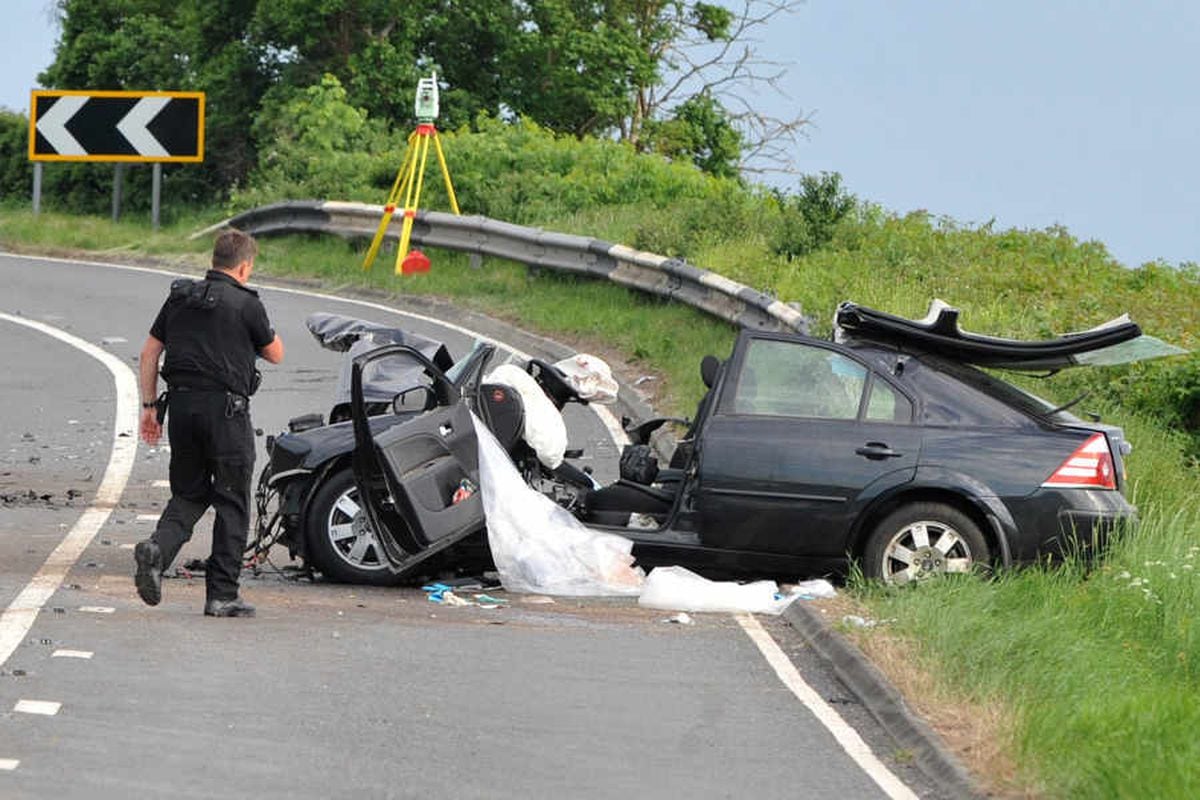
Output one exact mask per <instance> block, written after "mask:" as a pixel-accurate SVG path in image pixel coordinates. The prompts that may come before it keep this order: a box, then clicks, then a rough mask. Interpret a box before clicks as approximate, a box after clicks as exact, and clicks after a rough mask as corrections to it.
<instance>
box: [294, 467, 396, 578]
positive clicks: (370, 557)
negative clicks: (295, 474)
mask: <svg viewBox="0 0 1200 800" xmlns="http://www.w3.org/2000/svg"><path fill="white" fill-rule="evenodd" d="M304 528H305V544H306V545H307V550H308V558H309V561H310V562H311V564H312V566H313V568H314V569H316V570H317V571H318V572H320V573H321V574H322V575H323V576H325V578H326V580H330V581H334V582H337V583H356V584H365V585H369V586H395V585H396V584H397V583H399V580H398V579H397V577H396V576H395V575H393V574H392V572H391V571H390V570H389V569H388V568H387V562H386V561H385V560H384V555H383V550H382V549H381V548H380V546H379V543H378V542H377V541H376V540H375V532H374V530H373V529H372V528H371V522H370V520H369V519H368V518H367V516H366V511H365V510H364V509H362V508H361V506H360V504H359V502H358V488H357V487H356V486H355V485H354V473H353V471H352V470H351V469H350V468H349V467H345V468H343V469H340V470H337V471H335V472H332V473H330V474H329V476H328V477H327V478H326V479H325V481H324V482H323V483H322V484H321V486H320V487H319V488H318V489H317V492H316V494H315V495H314V496H313V501H312V504H311V505H310V506H309V509H308V514H307V515H306V516H305V523H304Z"/></svg>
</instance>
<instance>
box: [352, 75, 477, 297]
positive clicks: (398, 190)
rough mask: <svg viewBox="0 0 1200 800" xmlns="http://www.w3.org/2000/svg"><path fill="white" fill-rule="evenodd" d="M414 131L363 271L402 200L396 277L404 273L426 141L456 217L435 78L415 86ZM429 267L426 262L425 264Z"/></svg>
mask: <svg viewBox="0 0 1200 800" xmlns="http://www.w3.org/2000/svg"><path fill="white" fill-rule="evenodd" d="M416 112H417V113H416V116H417V129H416V130H415V131H413V132H412V133H411V134H410V135H409V137H408V145H407V146H406V147H405V150H404V162H403V163H402V164H401V165H400V171H399V172H397V173H396V181H395V182H394V183H393V184H392V191H391V193H390V194H389V195H388V199H387V203H386V204H385V205H384V207H383V219H382V220H380V221H379V228H378V229H377V230H376V231H375V239H374V240H373V241H372V242H371V247H370V248H369V249H368V250H367V257H366V259H365V260H364V261H363V269H364V270H368V269H370V268H371V265H372V264H373V263H375V257H376V256H377V255H378V254H379V246H380V245H381V244H383V237H384V234H385V233H387V229H388V226H389V225H390V224H391V222H392V215H393V214H395V213H396V204H397V202H398V201H399V200H400V196H401V195H403V196H404V225H403V227H402V228H401V230H400V247H399V248H397V250H396V274H397V275H401V274H403V272H404V269H403V267H404V259H405V256H407V255H408V243H409V238H410V237H411V236H412V226H413V220H414V219H415V218H416V216H417V204H418V203H420V201H421V187H422V185H423V184H424V182H425V165H426V162H427V159H428V157H429V141H430V140H431V139H432V140H433V147H434V150H435V151H436V152H437V159H438V165H439V166H440V167H441V168H442V178H443V179H445V181H446V194H447V195H449V197H450V208H451V210H453V211H454V213H455V214H456V215H457V214H459V213H460V212H459V210H458V198H457V197H455V196H454V184H453V183H451V181H450V170H449V168H448V167H447V166H446V156H445V154H444V153H443V152H442V142H441V140H440V139H439V138H438V132H437V128H436V127H435V126H434V124H433V121H434V120H435V119H437V115H438V89H437V75H436V74H435V75H434V76H433V77H430V78H422V79H421V80H420V81H418V82H417V101H416ZM426 263H428V262H426Z"/></svg>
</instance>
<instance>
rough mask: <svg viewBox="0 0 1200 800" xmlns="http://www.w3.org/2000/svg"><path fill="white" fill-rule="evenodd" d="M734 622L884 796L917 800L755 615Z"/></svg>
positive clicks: (784, 683)
mask: <svg viewBox="0 0 1200 800" xmlns="http://www.w3.org/2000/svg"><path fill="white" fill-rule="evenodd" d="M734 619H736V620H737V621H738V624H739V625H741V626H742V630H744V631H745V632H746V635H747V636H749V637H750V640H751V641H752V642H754V644H755V646H756V647H758V650H759V652H760V653H762V655H763V658H765V659H766V660H767V663H768V664H770V665H771V669H773V670H775V675H776V676H778V678H779V680H781V681H782V682H783V685H784V686H786V687H787V688H788V690H789V691H791V693H792V694H793V695H795V696H796V699H797V700H799V701H800V702H801V703H802V704H803V705H804V707H805V708H807V709H808V710H809V711H810V712H812V714H813V716H815V717H816V718H817V721H818V722H820V723H821V724H822V725H823V726H825V729H826V730H828V731H829V732H830V733H831V734H832V735H833V738H834V739H835V740H837V743H838V744H839V745H841V748H842V749H843V750H844V751H846V754H847V755H848V756H850V758H852V759H853V760H854V763H855V764H857V765H858V767H859V769H861V770H862V771H863V772H865V773H866V774H867V777H869V778H870V779H871V780H873V781H875V784H876V785H877V786H878V787H879V788H880V789H882V790H883V792H884V794H886V795H887V796H888V797H889V798H891V799H892V800H917V795H916V793H915V792H913V790H912V789H910V788H908V785H907V784H905V783H904V781H902V780H900V779H899V778H898V777H896V774H895V773H894V772H892V771H891V770H890V769H888V768H887V765H886V764H884V763H883V762H882V761H880V760H879V757H878V756H876V755H875V753H873V752H872V751H871V748H870V746H869V745H867V743H866V742H865V741H863V738H862V737H861V736H859V735H858V731H856V730H854V728H853V727H851V725H850V723H848V722H846V720H844V719H842V715H841V714H839V713H837V711H835V710H834V709H833V706H831V705H829V704H828V703H826V702H825V700H824V699H823V698H822V697H821V695H819V694H817V692H816V690H815V689H813V688H812V687H811V686H809V685H808V684H807V683H806V682H805V680H804V678H803V677H801V676H800V670H798V669H796V665H795V664H793V663H792V660H791V659H790V658H788V656H787V653H785V652H783V648H781V647H780V646H779V644H778V642H776V641H775V639H774V638H772V636H771V634H769V633H768V632H767V630H766V628H764V627H763V626H762V624H761V623H760V622H759V621H758V620H757V619H755V618H754V615H753V614H734Z"/></svg>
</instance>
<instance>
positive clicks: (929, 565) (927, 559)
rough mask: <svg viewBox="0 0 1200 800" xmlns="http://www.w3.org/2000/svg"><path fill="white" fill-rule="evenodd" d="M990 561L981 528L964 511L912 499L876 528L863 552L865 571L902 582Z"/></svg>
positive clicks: (886, 580) (874, 575)
mask: <svg viewBox="0 0 1200 800" xmlns="http://www.w3.org/2000/svg"><path fill="white" fill-rule="evenodd" d="M990 560H991V553H990V551H989V549H988V546H987V541H986V540H985V539H984V538H983V533H982V532H981V531H980V530H979V526H978V525H976V524H975V522H974V521H973V520H972V519H971V518H970V517H968V516H967V515H966V514H964V513H963V512H961V511H959V510H958V509H956V508H954V507H952V506H948V505H946V504H944V503H910V504H909V505H906V506H901V507H900V508H898V509H897V510H895V511H893V512H892V513H891V514H889V515H888V516H887V517H885V518H884V519H883V521H882V522H880V523H879V524H878V525H877V526H876V527H875V530H874V531H873V532H872V533H871V538H870V539H868V540H867V546H866V549H865V550H864V552H863V572H864V573H865V574H866V576H867V577H868V578H879V579H881V580H882V581H884V582H885V583H891V584H906V583H913V582H915V581H922V580H927V579H929V578H932V577H935V576H937V575H944V574H947V573H958V572H970V571H972V569H974V568H976V567H980V566H982V567H986V566H987V565H988V564H989V563H990Z"/></svg>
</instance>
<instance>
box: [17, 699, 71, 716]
mask: <svg viewBox="0 0 1200 800" xmlns="http://www.w3.org/2000/svg"><path fill="white" fill-rule="evenodd" d="M60 708H62V703H56V702H54V701H53V700H18V701H17V704H16V705H15V706H13V711H14V712H15V713H17V714H41V715H42V716H45V717H53V716H54V715H55V714H57V713H58V711H59V709H60Z"/></svg>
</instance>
